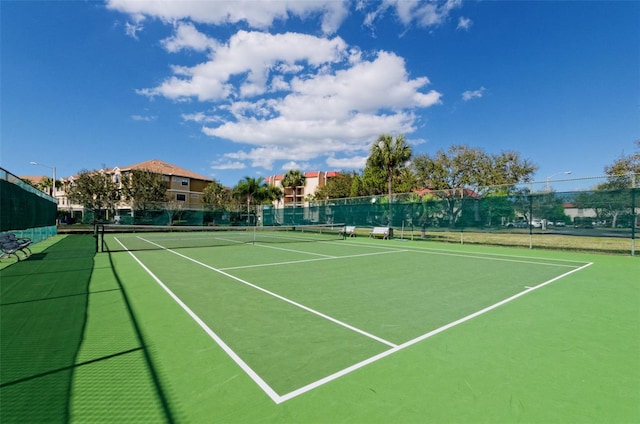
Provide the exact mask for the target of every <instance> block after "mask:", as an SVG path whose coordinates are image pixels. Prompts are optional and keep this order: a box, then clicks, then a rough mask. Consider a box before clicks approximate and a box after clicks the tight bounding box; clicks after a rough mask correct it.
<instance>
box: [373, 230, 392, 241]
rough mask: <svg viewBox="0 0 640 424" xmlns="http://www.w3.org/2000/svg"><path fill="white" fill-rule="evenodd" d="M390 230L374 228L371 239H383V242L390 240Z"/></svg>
mask: <svg viewBox="0 0 640 424" xmlns="http://www.w3.org/2000/svg"><path fill="white" fill-rule="evenodd" d="M390 230H391V229H390V228H389V227H373V230H371V232H370V233H369V237H374V238H377V237H382V239H383V240H389V235H390V233H391V231H390Z"/></svg>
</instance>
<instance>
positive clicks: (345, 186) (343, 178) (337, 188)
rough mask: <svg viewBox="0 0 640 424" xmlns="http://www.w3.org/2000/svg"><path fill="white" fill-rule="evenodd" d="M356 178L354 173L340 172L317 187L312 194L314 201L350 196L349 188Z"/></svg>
mask: <svg viewBox="0 0 640 424" xmlns="http://www.w3.org/2000/svg"><path fill="white" fill-rule="evenodd" d="M357 177H358V174H356V172H355V171H340V172H339V173H338V174H337V175H336V176H335V177H333V178H329V179H327V183H326V184H325V185H324V186H322V187H318V188H317V189H316V191H315V193H314V196H313V198H314V199H315V200H322V199H342V198H345V197H350V196H351V187H352V185H353V182H354V180H355V179H356V178H357Z"/></svg>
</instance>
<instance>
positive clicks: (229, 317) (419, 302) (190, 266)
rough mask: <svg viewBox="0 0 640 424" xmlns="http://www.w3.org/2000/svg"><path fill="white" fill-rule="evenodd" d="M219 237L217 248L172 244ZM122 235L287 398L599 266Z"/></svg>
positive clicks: (223, 234)
mask: <svg viewBox="0 0 640 424" xmlns="http://www.w3.org/2000/svg"><path fill="white" fill-rule="evenodd" d="M262 233H264V234H262ZM109 237H113V240H108V238H109ZM212 238H213V240H212ZM220 240H222V241H224V242H229V245H225V246H224V247H220V246H219V245H218V243H219V242H220ZM207 241H208V242H209V244H212V245H215V246H216V247H196V248H192V247H189V248H170V247H171V246H187V245H188V244H190V243H191V242H193V244H194V245H195V246H202V245H205V244H206V243H207ZM310 241H317V242H315V243H310ZM113 242H115V243H117V244H118V245H119V246H121V247H123V248H124V249H125V250H128V249H130V250H131V251H130V254H131V255H132V256H133V257H134V258H135V260H136V261H137V262H138V263H139V265H140V266H141V267H143V268H144V269H145V271H146V272H147V273H149V275H151V276H152V277H153V278H154V279H155V281H156V282H157V283H158V284H159V285H160V286H161V287H162V288H163V289H164V290H165V291H166V292H167V294H168V295H169V296H171V297H172V298H173V299H174V300H175V301H176V302H177V303H178V304H179V305H180V307H181V308H183V309H184V310H185V311H186V312H187V313H188V314H189V315H190V316H191V317H192V319H193V320H194V322H195V323H197V324H198V325H200V326H201V327H202V329H203V330H204V331H205V332H206V333H207V334H209V336H210V337H211V339H212V343H217V344H219V345H220V346H221V347H222V348H223V349H225V351H227V353H228V354H229V355H230V356H231V357H232V358H233V359H234V360H235V361H236V363H237V364H238V366H239V367H240V368H242V369H243V370H244V371H245V372H246V373H247V374H248V375H249V376H251V378H252V379H253V380H254V381H255V382H256V384H257V385H259V386H260V387H261V388H262V389H263V390H264V391H265V393H266V394H267V395H268V396H269V397H271V399H273V401H274V402H276V403H280V402H283V401H286V400H288V399H290V398H292V397H294V396H297V395H299V394H301V393H304V392H306V391H308V390H312V389H313V388H315V387H318V386H319V385H321V384H323V383H326V382H328V381H331V380H333V379H335V378H339V377H340V376H342V375H344V374H346V373H348V372H350V371H353V370H355V369H358V368H360V367H362V366H365V365H367V364H369V363H371V362H373V361H376V360H379V359H381V358H384V357H386V356H388V355H390V354H393V353H395V352H397V351H399V350H401V349H403V348H406V347H408V346H411V345H412V344H414V343H416V342H419V341H421V340H424V339H425V338H428V337H430V336H431V335H433V334H437V333H438V332H440V331H443V330H445V329H447V328H451V327H452V326H454V325H457V324H459V323H462V322H464V321H467V320H470V319H473V318H474V317H476V316H479V315H480V314H482V313H484V312H487V311H489V310H491V309H493V308H496V307H499V306H501V305H503V304H505V303H507V302H509V301H511V300H514V299H516V298H518V297H520V296H522V295H525V294H527V293H529V292H531V291H533V290H536V289H539V288H542V287H544V286H545V285H547V284H550V283H552V282H554V281H557V280H558V279H560V278H562V277H564V276H566V275H570V274H572V273H575V272H579V271H581V270H582V269H584V268H586V267H588V266H589V265H590V263H583V262H576V261H568V260H557V259H556V260H554V259H545V258H535V257H526V256H525V257H521V256H518V257H513V256H508V255H494V254H477V253H474V254H472V253H452V252H446V251H443V250H438V249H426V248H420V247H412V246H410V245H408V244H407V243H402V242H399V241H388V242H382V243H380V242H379V243H375V244H372V243H370V242H366V243H365V242H362V241H361V240H357V239H347V240H339V239H338V238H337V237H326V234H321V233H319V232H318V233H316V232H311V233H310V232H309V231H306V232H295V233H293V232H287V231H277V232H271V231H260V232H259V233H258V234H256V233H253V232H247V231H245V230H239V231H216V232H205V231H203V232H197V233H195V234H193V233H187V232H174V233H134V234H131V233H125V234H122V235H119V236H118V235H110V236H107V241H106V242H105V243H108V244H109V245H112V243H113ZM145 244H146V246H145ZM148 249H152V250H148Z"/></svg>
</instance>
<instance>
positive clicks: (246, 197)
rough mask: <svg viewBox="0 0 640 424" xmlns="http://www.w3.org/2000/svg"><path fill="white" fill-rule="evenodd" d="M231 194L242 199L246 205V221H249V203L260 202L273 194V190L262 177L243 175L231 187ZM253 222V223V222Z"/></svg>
mask: <svg viewBox="0 0 640 424" xmlns="http://www.w3.org/2000/svg"><path fill="white" fill-rule="evenodd" d="M232 193H233V196H234V197H235V198H237V199H241V200H243V201H244V202H245V203H246V205H247V222H248V223H250V221H251V220H250V216H251V205H252V204H260V203H262V202H263V201H266V200H268V199H270V198H271V197H272V196H274V194H275V191H274V190H273V189H270V188H269V186H268V185H267V184H266V183H265V182H264V180H263V178H262V177H260V178H257V179H256V178H252V177H244V178H243V179H242V180H240V182H238V184H237V185H236V186H235V187H234V189H233V192H232ZM254 224H255V223H254Z"/></svg>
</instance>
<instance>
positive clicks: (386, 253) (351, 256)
mask: <svg viewBox="0 0 640 424" xmlns="http://www.w3.org/2000/svg"><path fill="white" fill-rule="evenodd" d="M260 247H263V246H260ZM265 247H266V246H265ZM287 250H289V251H291V252H296V251H295V250H291V249H287ZM401 252H408V250H392V251H389V252H375V253H360V254H357V255H345V256H330V257H328V258H313V259H300V260H297V261H286V262H271V263H266V264H254V265H241V266H231V267H228V268H218V269H220V270H222V271H229V270H234V269H246V268H260V267H265V266H278V265H291V264H300V263H305V262H318V261H328V260H339V259H347V258H358V257H361V256H374V255H388V254H391V253H401Z"/></svg>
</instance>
